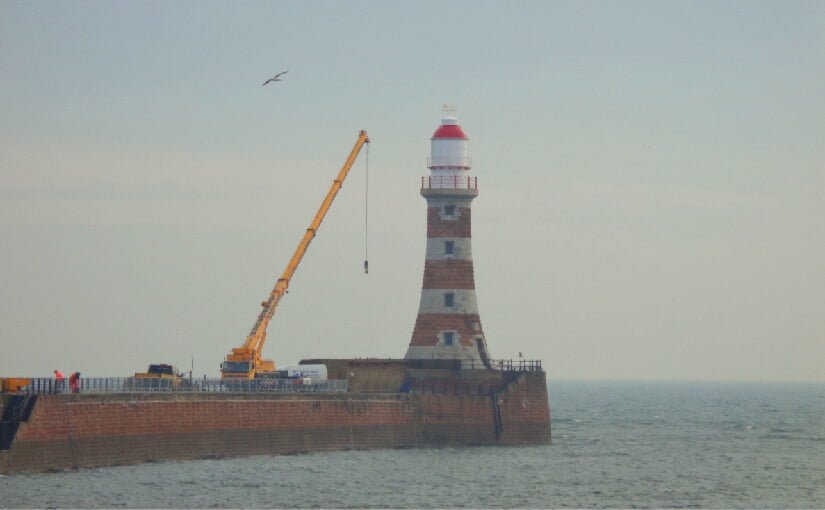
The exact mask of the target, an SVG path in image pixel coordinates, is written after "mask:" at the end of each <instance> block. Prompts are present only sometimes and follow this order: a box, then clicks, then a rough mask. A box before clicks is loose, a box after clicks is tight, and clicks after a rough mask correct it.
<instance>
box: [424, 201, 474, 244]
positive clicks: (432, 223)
mask: <svg viewBox="0 0 825 510" xmlns="http://www.w3.org/2000/svg"><path fill="white" fill-rule="evenodd" d="M456 214H457V215H458V218H456V219H454V220H442V219H441V208H440V207H428V208H427V237H428V238H434V237H459V238H470V237H472V233H471V229H470V209H469V208H465V207H456Z"/></svg>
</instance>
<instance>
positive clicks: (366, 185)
mask: <svg viewBox="0 0 825 510" xmlns="http://www.w3.org/2000/svg"><path fill="white" fill-rule="evenodd" d="M364 167H365V171H364V173H365V174H366V178H365V179H364V274H369V272H370V262H369V212H370V194H369V192H370V144H369V143H368V144H367V154H366V157H365V158H364Z"/></svg>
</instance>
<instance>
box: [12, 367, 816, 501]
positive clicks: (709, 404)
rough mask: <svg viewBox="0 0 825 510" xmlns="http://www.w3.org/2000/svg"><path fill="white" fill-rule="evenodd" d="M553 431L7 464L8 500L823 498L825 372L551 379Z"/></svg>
mask: <svg viewBox="0 0 825 510" xmlns="http://www.w3.org/2000/svg"><path fill="white" fill-rule="evenodd" d="M550 398H551V408H552V414H553V420H554V421H553V436H554V444H553V445H552V446H548V447H519V448H502V447H483V448H465V449H440V450H389V451H367V452H363V451H361V452H334V453H318V454H310V455H298V456H283V457H246V458H239V459H229V460H210V461H194V462H172V463H162V464H144V465H140V466H127V467H116V468H106V469H90V470H80V471H72V472H64V473H52V474H39V475H17V476H8V477H5V478H0V506H2V507H82V508H94V507H148V508H158V507H163V508H166V507H168V508H179V507H203V508H207V507H335V508H340V507H418V508H432V507H437V508H445V507H446V508H449V507H471V508H483V507H542V508H546V507H657V508H659V507H705V508H706V507H713V508H720V507H724V508H753V507H758V508H780V507H781V508H787V507H793V508H825V385H798V384H774V385H768V384H709V383H696V384H690V383H679V384H676V383H666V384H654V383H644V384H641V383H639V384H630V383H571V382H565V383H553V382H551V383H550Z"/></svg>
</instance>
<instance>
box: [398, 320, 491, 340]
mask: <svg viewBox="0 0 825 510" xmlns="http://www.w3.org/2000/svg"><path fill="white" fill-rule="evenodd" d="M474 322H475V323H478V331H476V330H474V329H473V323H474ZM445 330H448V331H449V330H454V331H457V332H458V334H459V336H460V337H461V345H465V346H471V345H472V344H473V342H474V340H473V337H474V336H475V335H482V330H481V319H480V318H479V316H478V315H475V314H474V315H469V314H458V313H456V314H442V313H439V314H420V315H419V316H418V317H417V318H416V319H415V328H413V334H412V340H411V341H410V345H418V346H434V345H436V344H437V343H438V332H439V331H445Z"/></svg>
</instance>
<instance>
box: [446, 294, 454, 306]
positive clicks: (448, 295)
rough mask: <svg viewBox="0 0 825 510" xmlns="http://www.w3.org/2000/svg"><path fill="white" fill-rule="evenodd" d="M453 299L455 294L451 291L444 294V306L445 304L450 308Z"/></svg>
mask: <svg viewBox="0 0 825 510" xmlns="http://www.w3.org/2000/svg"><path fill="white" fill-rule="evenodd" d="M454 300H455V294H453V293H452V292H448V293H446V294H444V306H446V307H447V308H452V307H453V301H454Z"/></svg>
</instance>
